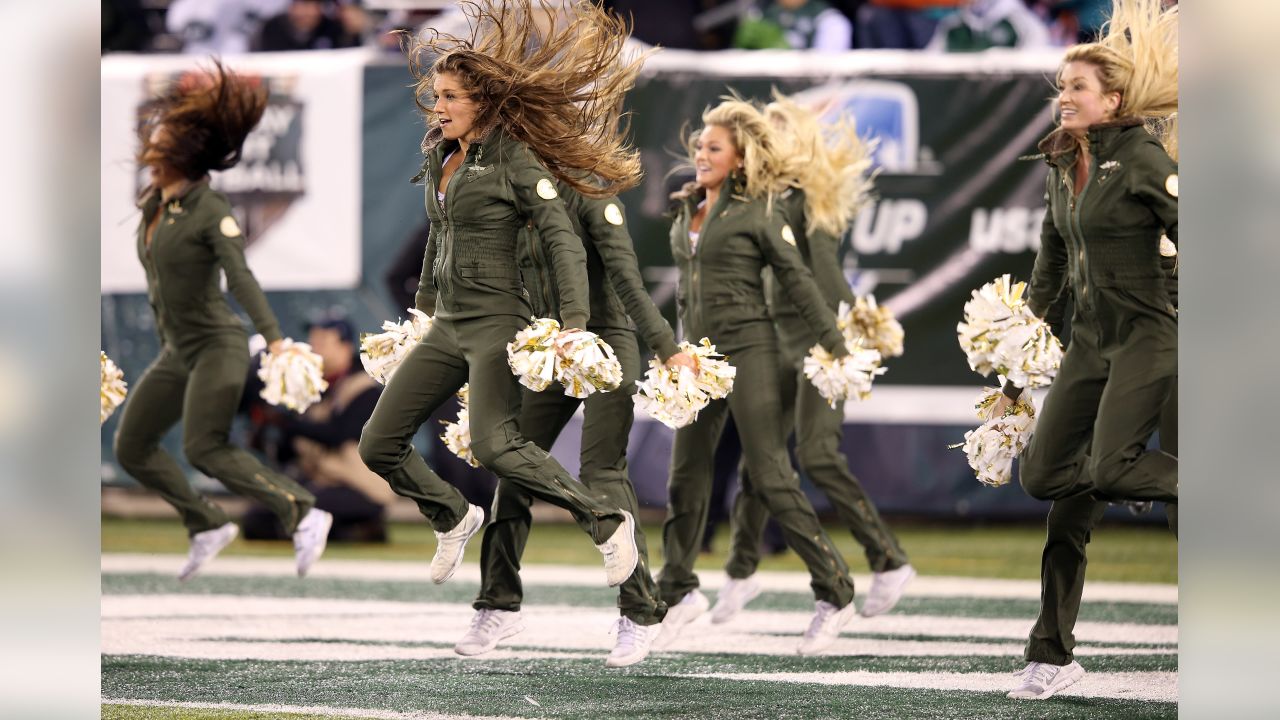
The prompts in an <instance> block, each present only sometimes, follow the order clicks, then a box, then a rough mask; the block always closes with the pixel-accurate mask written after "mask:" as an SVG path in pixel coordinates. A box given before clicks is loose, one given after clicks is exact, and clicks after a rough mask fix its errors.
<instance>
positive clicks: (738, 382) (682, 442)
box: [659, 177, 853, 607]
mask: <svg viewBox="0 0 1280 720" xmlns="http://www.w3.org/2000/svg"><path fill="white" fill-rule="evenodd" d="M739 182H740V181H739V179H738V178H737V177H734V178H731V179H730V180H726V182H725V186H724V189H723V190H722V191H721V194H720V197H719V198H718V199H717V201H716V203H715V205H714V206H713V207H712V208H710V209H709V211H708V213H707V217H706V220H705V221H704V223H703V225H702V230H701V233H700V239H699V241H698V243H697V246H696V248H695V247H692V246H691V244H690V242H689V223H690V219H691V218H692V217H693V215H694V213H695V212H696V210H697V203H698V201H699V200H701V197H700V194H699V195H698V196H692V197H686V198H684V200H683V201H682V202H681V204H680V207H679V208H678V211H677V216H676V219H675V222H674V223H673V224H672V227H671V248H672V254H673V256H674V257H675V260H676V263H677V264H678V266H679V267H680V284H679V287H678V290H677V296H676V298H677V302H678V304H679V306H680V317H681V320H682V323H683V325H684V333H685V335H686V336H687V337H688V338H690V339H692V340H698V339H700V338H702V337H703V336H706V337H708V338H710V339H711V342H713V343H714V344H715V345H716V347H717V349H718V350H719V351H721V352H723V353H724V354H725V355H726V356H727V357H728V360H729V362H730V363H731V364H732V365H733V366H734V367H736V368H737V377H736V379H735V380H734V390H733V392H732V393H730V395H729V397H728V398H726V399H724V400H715V401H713V402H712V403H711V404H710V405H708V406H707V407H706V408H704V409H703V410H702V412H701V413H700V414H699V415H698V419H697V420H695V421H694V422H693V423H691V424H690V425H688V426H686V427H683V428H680V429H679V430H677V431H676V437H675V447H674V449H673V451H672V460H671V482H670V489H669V496H670V497H669V504H668V511H667V521H666V524H665V525H664V526H663V541H664V554H665V564H664V566H663V568H662V576H661V579H660V580H659V587H661V588H662V598H663V600H665V601H667V603H668V604H671V603H675V602H679V601H680V599H681V598H682V597H684V595H686V594H687V593H689V592H691V591H693V590H695V589H696V588H697V587H698V576H697V574H696V573H694V571H693V565H694V561H695V560H696V559H697V556H698V551H699V549H700V548H701V544H702V532H703V528H704V527H705V526H706V523H707V510H708V503H709V500H710V495H711V484H712V479H713V476H714V455H715V447H716V444H717V443H718V441H719V438H720V433H721V431H722V430H723V429H724V423H725V418H726V413H733V419H734V423H735V424H736V425H737V427H738V432H739V433H740V434H741V439H742V448H743V454H744V455H745V459H746V465H747V467H748V468H749V469H750V475H749V483H750V484H749V485H745V484H744V487H743V492H747V493H750V494H751V495H753V496H755V497H758V498H759V499H760V500H761V502H762V503H763V504H764V506H765V507H766V508H767V509H768V511H769V514H770V515H772V516H773V517H774V518H776V519H777V521H778V523H779V525H781V526H782V532H783V536H784V538H785V539H786V542H787V545H788V546H789V547H791V549H793V550H795V551H796V553H797V554H798V555H799V556H800V558H801V559H802V560H804V562H805V565H806V566H807V567H808V569H809V575H810V579H811V580H810V586H811V587H812V588H813V591H814V594H815V595H816V596H817V598H818V599H819V600H825V601H826V602H829V603H831V604H833V605H835V606H836V607H844V606H845V605H847V604H848V603H850V602H852V601H853V580H852V578H850V576H849V569H848V566H846V565H845V562H844V558H842V557H841V556H840V554H839V553H838V552H836V550H835V547H834V545H833V544H832V542H831V539H830V538H829V537H827V534H826V532H825V531H824V530H823V529H822V525H821V524H819V522H818V517H817V515H816V514H815V513H814V511H813V506H812V505H811V504H810V503H809V499H808V498H807V497H805V495H804V493H803V492H802V491H801V490H800V482H799V479H798V478H797V477H796V475H795V473H794V472H792V470H791V463H790V460H789V458H788V456H787V446H786V434H787V432H788V431H789V429H790V427H791V422H790V421H787V422H779V418H781V417H782V398H781V396H780V392H779V388H778V378H779V375H780V373H781V369H782V359H781V355H780V353H779V349H778V339H777V335H776V333H775V331H774V328H773V322H772V319H771V318H770V317H769V312H768V309H767V307H766V302H765V293H764V288H763V280H762V278H761V271H762V270H763V269H764V268H765V267H766V266H770V267H772V268H773V271H774V273H775V275H776V276H777V278H778V281H779V283H780V284H781V285H782V287H783V289H784V290H785V291H786V292H787V294H788V297H790V299H791V301H792V302H793V303H795V305H796V307H797V308H798V309H799V311H800V314H801V316H802V317H803V318H804V321H805V322H806V323H807V324H808V325H809V326H810V327H811V328H813V329H814V331H815V332H816V333H818V335H819V338H820V341H821V343H822V345H823V346H824V347H825V348H827V349H828V350H829V351H831V352H833V353H834V354H837V355H841V356H842V355H846V354H847V350H846V349H845V347H844V338H843V336H842V335H841V333H840V330H839V328H837V327H836V323H835V315H834V314H833V313H832V312H830V310H829V309H828V308H827V307H826V305H825V303H824V302H823V300H822V295H821V293H819V291H818V288H817V287H816V286H815V285H814V283H813V277H812V275H811V274H810V272H809V270H808V268H806V267H805V265H804V258H802V257H801V256H800V253H799V252H798V251H797V250H796V247H795V235H794V232H795V231H794V229H793V228H791V227H790V226H788V225H787V222H786V216H785V214H784V212H783V209H782V207H781V205H780V204H778V203H777V202H775V203H773V206H772V207H769V206H768V203H766V201H765V200H763V199H761V200H749V199H747V198H746V197H745V196H743V195H742V194H741V192H742V191H741V188H740V185H739ZM744 480H747V478H744Z"/></svg>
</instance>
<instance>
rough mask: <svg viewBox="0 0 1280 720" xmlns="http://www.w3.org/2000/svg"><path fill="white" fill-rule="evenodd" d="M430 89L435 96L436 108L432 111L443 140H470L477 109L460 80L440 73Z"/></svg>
mask: <svg viewBox="0 0 1280 720" xmlns="http://www.w3.org/2000/svg"><path fill="white" fill-rule="evenodd" d="M431 88H432V90H433V91H435V94H436V106H435V107H434V108H432V109H433V110H434V111H435V113H436V119H437V120H438V121H439V122H440V131H441V132H443V133H444V136H445V138H446V139H449V140H471V134H472V133H473V132H474V131H475V129H476V115H477V114H478V108H477V107H476V102H475V100H472V99H471V95H470V93H468V92H467V91H466V90H465V89H463V87H462V81H461V79H460V78H459V77H458V76H457V75H454V74H453V73H440V74H438V75H436V78H435V81H434V82H432V84H431Z"/></svg>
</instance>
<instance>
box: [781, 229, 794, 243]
mask: <svg viewBox="0 0 1280 720" xmlns="http://www.w3.org/2000/svg"><path fill="white" fill-rule="evenodd" d="M782 240H783V242H785V243H786V244H788V245H795V244H796V234H795V233H794V232H792V231H791V226H790V225H783V226H782Z"/></svg>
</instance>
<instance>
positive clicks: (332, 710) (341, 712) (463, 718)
mask: <svg viewBox="0 0 1280 720" xmlns="http://www.w3.org/2000/svg"><path fill="white" fill-rule="evenodd" d="M102 704H103V705H130V706H133V707H160V708H190V709H192V710H235V711H239V712H254V713H264V714H267V715H274V714H276V713H293V714H296V715H325V716H332V717H354V718H374V719H375V720H517V719H516V718H509V717H506V716H503V717H496V716H492V715H483V716H482V715H455V714H452V713H437V712H425V713H404V712H396V711H394V710H369V709H367V708H343V707H328V706H325V705H246V704H243V703H202V702H178V701H173V700H130V699H125V698H103V699H102Z"/></svg>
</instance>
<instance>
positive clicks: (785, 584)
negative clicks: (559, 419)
mask: <svg viewBox="0 0 1280 720" xmlns="http://www.w3.org/2000/svg"><path fill="white" fill-rule="evenodd" d="M429 560H430V558H426V557H424V558H423V561H422V562H421V563H415V562H405V561H394V560H322V561H321V562H320V563H318V564H317V565H316V566H315V567H314V568H313V569H312V570H311V572H310V574H309V577H312V578H331V579H344V580H375V581H390V582H396V581H401V582H426V581H427V578H428V576H429V575H428V563H429ZM181 565H182V556H180V555H141V554H107V555H103V556H102V572H103V573H104V574H113V573H114V574H120V573H155V574H160V575H175V574H176V573H177V571H178V568H179V567H180V566H181ZM200 572H201V574H202V575H205V576H224V577H225V576H251V577H296V576H297V570H296V569H295V567H294V563H293V559H292V558H291V557H290V558H285V557H280V558H248V557H224V558H218V559H217V560H215V561H213V562H211V563H210V564H209V565H208V566H207V567H206V568H204V569H202V570H201V571H200ZM520 577H521V579H522V580H523V582H524V584H525V585H568V586H578V587H601V588H603V587H604V584H605V583H604V570H603V569H602V568H593V567H581V566H576V565H526V566H524V567H523V568H521V571H520ZM757 577H758V578H759V579H760V581H761V583H762V584H763V586H764V589H765V590H767V591H770V592H797V593H807V592H808V588H809V576H808V575H807V574H805V573H801V572H760V573H757ZM454 579H455V581H461V582H467V583H477V584H478V583H479V582H480V568H479V567H478V566H476V565H474V564H467V565H464V566H463V567H461V568H459V570H458V572H457V574H456V575H454ZM726 579H727V578H726V576H725V575H724V573H722V572H720V571H715V572H707V573H703V575H702V576H701V580H702V585H703V587H704V588H707V589H710V590H718V589H719V588H720V587H721V586H722V585H723V584H724V581H725V580H726ZM199 581H200V580H199V577H197V578H195V579H193V580H191V582H193V583H198V582H199ZM854 583H855V585H856V586H857V587H858V588H859V591H865V590H866V588H868V587H870V586H871V576H870V575H863V574H855V575H854ZM907 595H908V596H910V597H984V598H993V599H1009V600H1038V599H1039V598H1040V583H1039V582H1038V581H1035V580H990V579H983V578H967V577H947V576H934V577H929V576H922V577H917V578H916V579H915V580H913V581H912V582H911V585H910V586H908V588H907ZM1084 600H1085V601H1086V602H1145V603H1161V604H1176V603H1177V602H1178V586H1177V585H1165V584H1156V583H1115V582H1110V583H1109V582H1088V583H1085V587H1084Z"/></svg>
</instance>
